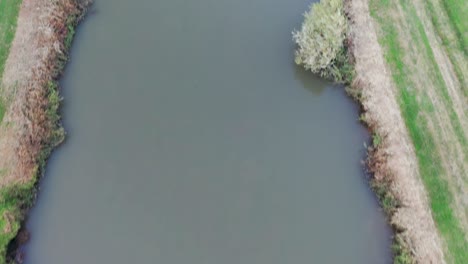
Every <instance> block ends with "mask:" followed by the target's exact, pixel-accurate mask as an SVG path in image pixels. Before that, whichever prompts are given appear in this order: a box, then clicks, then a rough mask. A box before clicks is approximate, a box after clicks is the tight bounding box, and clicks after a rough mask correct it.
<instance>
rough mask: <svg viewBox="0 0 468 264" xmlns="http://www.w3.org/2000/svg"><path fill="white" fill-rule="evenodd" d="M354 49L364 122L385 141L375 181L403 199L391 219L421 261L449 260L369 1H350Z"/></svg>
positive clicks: (377, 156)
mask: <svg viewBox="0 0 468 264" xmlns="http://www.w3.org/2000/svg"><path fill="white" fill-rule="evenodd" d="M347 12H348V14H349V16H350V22H351V24H350V39H351V40H352V41H351V43H352V46H351V52H352V54H353V56H354V58H355V70H356V75H357V76H356V79H355V81H354V83H353V87H354V88H355V89H357V90H358V91H359V94H360V100H361V103H362V105H363V109H364V111H365V120H366V122H367V123H368V124H369V126H370V127H371V129H372V130H373V131H374V132H375V133H376V134H378V135H380V136H381V138H382V140H381V143H380V144H379V146H378V148H377V150H376V151H375V153H374V154H373V164H372V167H371V168H372V169H373V172H374V174H375V179H376V180H377V181H381V182H387V183H388V184H389V189H390V192H391V193H392V194H393V195H394V196H395V197H396V198H397V200H398V201H399V202H400V205H399V206H398V208H396V209H395V211H394V212H393V213H392V215H391V216H390V222H391V224H392V225H393V226H394V228H395V230H397V233H398V235H399V236H401V238H402V239H403V240H404V242H405V244H406V245H407V246H408V247H409V249H410V250H411V253H412V255H413V256H414V259H415V260H416V261H417V262H418V263H445V261H444V253H443V250H442V245H443V244H442V242H441V239H440V237H439V234H438V232H437V229H436V227H435V224H434V220H433V219H432V216H431V210H430V207H429V203H428V198H427V194H426V192H425V189H424V185H423V183H422V181H421V179H420V175H419V170H418V163H417V158H416V155H415V152H414V149H413V145H412V142H411V139H410V137H409V134H408V132H407V129H406V126H405V122H404V120H403V118H402V115H401V112H400V107H399V104H398V101H397V98H398V97H397V94H398V93H397V90H396V87H394V85H393V82H392V79H391V75H390V72H389V70H388V69H387V68H386V64H385V61H384V58H383V52H382V49H381V47H380V45H379V42H378V38H377V31H376V30H377V27H376V26H375V25H374V23H373V20H372V18H371V16H370V13H369V2H368V0H351V1H348V6H347Z"/></svg>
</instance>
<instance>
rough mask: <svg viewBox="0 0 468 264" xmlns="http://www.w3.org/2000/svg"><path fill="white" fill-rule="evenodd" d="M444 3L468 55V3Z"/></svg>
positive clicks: (445, 0)
mask: <svg viewBox="0 0 468 264" xmlns="http://www.w3.org/2000/svg"><path fill="white" fill-rule="evenodd" d="M442 3H443V5H444V7H445V10H446V11H447V14H448V16H449V18H450V22H451V23H452V25H453V26H454V28H455V30H456V33H457V36H458V38H459V39H460V42H461V44H462V47H463V48H464V51H465V54H466V53H468V19H467V14H468V2H467V1H466V0H442Z"/></svg>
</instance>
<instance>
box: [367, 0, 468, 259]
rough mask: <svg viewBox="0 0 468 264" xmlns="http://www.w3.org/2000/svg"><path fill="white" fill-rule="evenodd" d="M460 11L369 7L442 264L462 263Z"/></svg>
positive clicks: (457, 0) (384, 0)
mask: <svg viewBox="0 0 468 264" xmlns="http://www.w3.org/2000/svg"><path fill="white" fill-rule="evenodd" d="M467 6H468V2H466V1H464V0H444V1H439V0H428V1H423V0H415V1H409V0H400V1H389V0H371V1H370V10H371V15H372V16H373V18H374V19H375V21H376V22H377V24H378V26H379V42H380V44H381V46H382V47H383V48H384V51H385V59H386V62H387V65H388V66H389V67H390V70H391V74H392V77H393V81H394V83H395V85H396V88H397V90H398V96H399V104H400V107H401V111H402V115H403V117H404V119H405V123H406V126H407V129H408V131H409V134H410V136H411V138H412V141H413V144H414V148H415V151H416V155H417V158H418V162H419V171H420V174H421V177H422V180H423V182H424V184H425V187H426V190H427V193H428V195H429V200H430V207H431V209H432V215H433V218H434V220H435V222H436V226H437V228H438V230H439V232H440V234H441V236H442V238H443V241H444V243H445V249H444V250H445V255H446V260H447V262H448V263H460V264H461V263H466V262H465V261H466V260H468V241H467V237H468V233H467V230H468V225H467V223H468V221H467V219H468V209H467V206H466V201H464V197H466V195H467V192H468V173H467V172H468V168H467V166H468V165H467V164H468V143H467V134H468V130H467V123H466V121H467V119H466V117H467V116H466V115H467V114H468V113H467V112H466V110H465V109H464V107H466V103H467V102H468V101H467V94H468V92H467V89H468V88H467V87H468V86H467V84H466V81H467V79H468V78H467V76H466V74H467V70H466V69H467V56H466V54H467V52H466V49H467V47H468V45H467V41H468V40H467V35H466V32H468V25H467V22H468V20H467V19H463V18H464V15H465V16H466V14H468V13H467ZM445 58H448V59H446V60H444V59H445Z"/></svg>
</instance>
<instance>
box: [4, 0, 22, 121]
mask: <svg viewBox="0 0 468 264" xmlns="http://www.w3.org/2000/svg"><path fill="white" fill-rule="evenodd" d="M20 4H21V0H0V80H1V77H2V74H3V69H4V67H5V61H6V59H7V57H8V52H9V50H10V45H11V42H12V41H13V37H14V36H15V30H16V18H17V17H18V12H19V7H20ZM4 113H5V106H4V101H3V100H2V99H1V97H0V122H1V121H2V119H3V115H4Z"/></svg>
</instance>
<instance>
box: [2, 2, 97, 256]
mask: <svg viewBox="0 0 468 264" xmlns="http://www.w3.org/2000/svg"><path fill="white" fill-rule="evenodd" d="M17 2H18V1H17ZM87 3H88V1H81V0H23V1H22V3H21V6H20V11H19V15H18V20H17V27H16V34H15V37H14V39H13V42H12V43H11V48H10V50H9V53H8V59H7V60H6V63H5V66H4V71H3V75H2V79H1V86H0V87H1V90H0V97H1V100H2V102H3V109H4V112H5V113H4V117H3V120H2V122H1V123H0V172H1V174H0V200H1V203H2V206H1V208H0V263H2V262H5V261H6V260H5V258H6V247H7V245H8V243H10V241H11V239H13V238H14V237H15V236H16V234H17V232H18V229H19V227H20V224H19V223H20V222H21V221H22V219H23V216H24V211H25V210H26V209H27V208H28V207H29V206H30V205H31V202H32V200H33V197H34V185H35V182H36V180H37V178H38V177H39V176H40V173H41V170H42V167H43V165H44V162H45V160H46V158H47V157H48V155H49V153H50V151H51V149H52V148H53V147H54V146H55V145H56V144H58V143H59V142H60V141H61V140H62V139H63V136H64V132H63V129H62V128H61V127H60V123H59V122H60V118H59V116H58V113H57V110H58V105H59V101H60V97H59V95H58V91H57V82H56V81H57V78H58V77H59V75H60V73H61V71H62V69H63V67H64V64H65V62H66V60H67V50H68V48H69V45H70V44H71V39H72V37H73V34H74V27H75V25H76V23H77V21H78V20H79V19H80V18H81V16H82V14H83V13H84V11H85V8H86V5H87Z"/></svg>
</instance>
